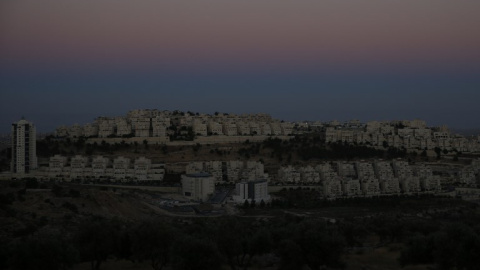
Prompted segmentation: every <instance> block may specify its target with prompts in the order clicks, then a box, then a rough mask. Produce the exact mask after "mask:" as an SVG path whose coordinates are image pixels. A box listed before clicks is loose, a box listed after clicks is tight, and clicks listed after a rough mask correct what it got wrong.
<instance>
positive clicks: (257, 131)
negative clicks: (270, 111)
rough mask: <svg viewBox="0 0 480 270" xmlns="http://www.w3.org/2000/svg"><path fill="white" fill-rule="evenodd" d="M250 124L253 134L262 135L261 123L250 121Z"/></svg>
mask: <svg viewBox="0 0 480 270" xmlns="http://www.w3.org/2000/svg"><path fill="white" fill-rule="evenodd" d="M248 126H249V127H250V134H251V135H261V134H262V130H261V129H260V125H259V124H258V123H256V122H249V123H248Z"/></svg>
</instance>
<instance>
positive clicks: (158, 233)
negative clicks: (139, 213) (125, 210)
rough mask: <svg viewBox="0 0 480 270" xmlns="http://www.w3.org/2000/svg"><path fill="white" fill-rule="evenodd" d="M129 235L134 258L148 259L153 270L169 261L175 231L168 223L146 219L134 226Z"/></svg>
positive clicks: (158, 269)
mask: <svg viewBox="0 0 480 270" xmlns="http://www.w3.org/2000/svg"><path fill="white" fill-rule="evenodd" d="M130 235H131V240H132V252H133V256H134V258H136V259H138V260H140V261H143V260H148V261H150V266H151V267H152V268H153V269H155V270H160V269H162V268H163V267H164V266H165V265H167V263H168V262H169V261H170V252H171V248H172V245H173V242H174V239H175V232H174V230H173V228H172V227H171V226H170V225H168V224H166V223H163V222H159V221H154V220H148V221H144V222H142V223H140V224H139V225H138V226H136V227H135V228H134V229H133V230H132V232H131V234H130Z"/></svg>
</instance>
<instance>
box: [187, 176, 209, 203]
mask: <svg viewBox="0 0 480 270" xmlns="http://www.w3.org/2000/svg"><path fill="white" fill-rule="evenodd" d="M181 181H182V195H183V196H185V197H186V198H187V199H191V200H194V201H202V202H206V201H208V199H209V198H210V196H212V195H213V193H214V192H215V180H214V179H213V177H211V176H210V175H209V174H208V173H196V174H184V175H182V180H181Z"/></svg>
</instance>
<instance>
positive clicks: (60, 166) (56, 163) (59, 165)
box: [48, 155, 67, 179]
mask: <svg viewBox="0 0 480 270" xmlns="http://www.w3.org/2000/svg"><path fill="white" fill-rule="evenodd" d="M66 165H67V158H66V157H64V156H61V155H55V156H53V157H50V160H49V163H48V177H49V178H54V179H55V178H60V179H61V178H62V177H63V175H64V168H65V166H66Z"/></svg>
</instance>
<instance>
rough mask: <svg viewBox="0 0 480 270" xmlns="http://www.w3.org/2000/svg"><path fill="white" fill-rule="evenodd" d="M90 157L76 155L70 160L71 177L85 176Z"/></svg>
mask: <svg viewBox="0 0 480 270" xmlns="http://www.w3.org/2000/svg"><path fill="white" fill-rule="evenodd" d="M87 163H88V158H87V157H84V156H81V155H76V156H74V157H72V159H71V160H70V179H83V178H84V177H85V168H86V167H87Z"/></svg>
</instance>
